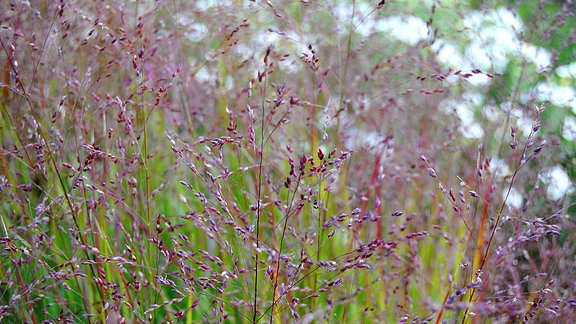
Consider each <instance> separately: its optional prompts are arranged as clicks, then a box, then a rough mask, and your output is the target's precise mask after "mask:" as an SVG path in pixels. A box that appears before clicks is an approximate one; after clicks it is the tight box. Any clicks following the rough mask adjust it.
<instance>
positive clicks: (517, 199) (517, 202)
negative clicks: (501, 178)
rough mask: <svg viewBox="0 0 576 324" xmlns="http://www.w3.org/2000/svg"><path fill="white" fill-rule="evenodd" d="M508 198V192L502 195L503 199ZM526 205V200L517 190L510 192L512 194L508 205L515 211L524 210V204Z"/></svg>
mask: <svg viewBox="0 0 576 324" xmlns="http://www.w3.org/2000/svg"><path fill="white" fill-rule="evenodd" d="M504 198H506V192H503V193H502V199H504ZM523 203H524V199H523V198H522V195H521V194H520V192H518V190H516V188H512V189H511V190H510V194H509V195H508V200H506V205H508V207H510V208H513V209H520V208H522V204H523Z"/></svg>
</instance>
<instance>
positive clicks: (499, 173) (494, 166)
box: [489, 157, 510, 178]
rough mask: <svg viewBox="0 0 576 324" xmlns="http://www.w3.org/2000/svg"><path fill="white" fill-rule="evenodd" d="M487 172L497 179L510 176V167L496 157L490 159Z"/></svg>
mask: <svg viewBox="0 0 576 324" xmlns="http://www.w3.org/2000/svg"><path fill="white" fill-rule="evenodd" d="M489 170H490V172H491V173H492V174H493V175H494V176H496V177H498V178H502V177H505V176H508V175H510V167H509V166H508V165H507V164H506V162H504V160H501V159H499V158H496V157H493V158H492V161H491V162H490V168H489Z"/></svg>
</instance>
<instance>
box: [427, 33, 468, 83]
mask: <svg viewBox="0 0 576 324" xmlns="http://www.w3.org/2000/svg"><path fill="white" fill-rule="evenodd" d="M432 50H434V51H435V52H436V53H438V56H437V60H438V61H439V62H440V63H441V64H443V65H444V66H446V67H448V68H451V69H453V70H461V69H467V70H471V69H472V66H470V64H468V62H466V63H465V60H464V58H463V57H462V54H461V53H460V51H459V50H458V47H457V46H456V45H454V44H452V43H450V42H448V41H446V40H442V39H438V40H436V41H435V42H434V44H432ZM458 79H460V78H458Z"/></svg>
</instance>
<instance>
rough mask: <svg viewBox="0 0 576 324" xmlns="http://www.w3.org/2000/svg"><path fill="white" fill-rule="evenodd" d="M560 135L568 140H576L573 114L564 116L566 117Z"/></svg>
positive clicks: (575, 125)
mask: <svg viewBox="0 0 576 324" xmlns="http://www.w3.org/2000/svg"><path fill="white" fill-rule="evenodd" d="M562 137H564V139H566V140H568V141H574V140H576V118H574V116H566V118H564V125H563V126H562Z"/></svg>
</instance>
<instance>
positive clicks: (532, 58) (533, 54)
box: [522, 43, 552, 72]
mask: <svg viewBox="0 0 576 324" xmlns="http://www.w3.org/2000/svg"><path fill="white" fill-rule="evenodd" d="M522 56H523V57H525V58H526V60H528V62H532V63H534V64H536V71H537V72H545V71H547V70H548V68H549V67H550V64H551V62H552V55H551V54H550V52H548V51H547V50H545V49H543V48H541V47H538V46H534V45H532V44H528V43H523V44H522Z"/></svg>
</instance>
